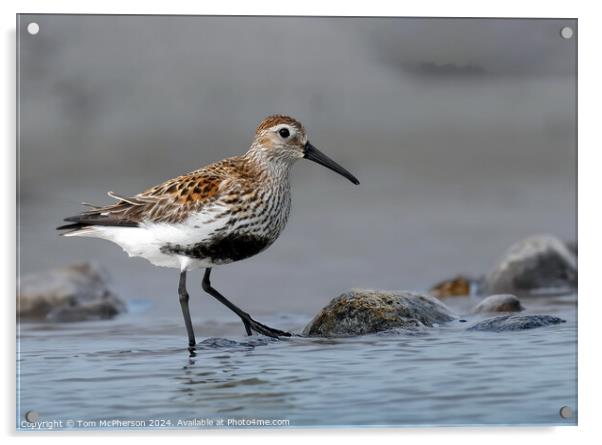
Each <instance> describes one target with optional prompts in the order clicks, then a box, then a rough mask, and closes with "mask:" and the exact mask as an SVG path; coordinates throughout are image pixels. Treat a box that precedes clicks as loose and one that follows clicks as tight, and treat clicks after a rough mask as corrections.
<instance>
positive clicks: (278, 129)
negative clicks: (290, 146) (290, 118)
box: [272, 124, 297, 136]
mask: <svg viewBox="0 0 602 445" xmlns="http://www.w3.org/2000/svg"><path fill="white" fill-rule="evenodd" d="M272 128H273V129H274V131H280V130H281V129H282V128H286V129H288V130H289V131H290V132H291V136H295V135H296V134H297V129H296V128H295V127H294V126H293V125H290V124H278V125H276V126H274V127H272Z"/></svg>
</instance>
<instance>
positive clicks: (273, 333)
mask: <svg viewBox="0 0 602 445" xmlns="http://www.w3.org/2000/svg"><path fill="white" fill-rule="evenodd" d="M210 275H211V268H210V267H208V268H207V269H205V275H204V276H203V290H204V291H205V292H207V293H208V294H209V295H211V296H212V297H214V298H215V299H216V300H218V301H219V302H220V303H222V304H224V305H226V306H227V307H228V308H229V309H230V310H231V311H232V312H234V313H235V314H236V315H238V316H239V317H240V319H241V320H242V322H243V323H244V325H245V330H246V331H247V335H252V333H253V332H252V331H255V332H257V333H258V334H263V335H267V336H269V337H274V338H278V337H290V336H291V334H290V333H289V332H284V331H281V330H279V329H274V328H271V327H269V326H266V325H264V324H262V323H259V322H258V321H255V320H253V319H252V318H251V316H250V315H249V314H247V313H246V312H245V311H243V310H242V309H240V308H239V307H238V306H236V305H234V304H232V303H231V302H230V301H229V300H228V299H227V298H226V297H224V296H223V295H222V294H220V293H219V292H218V291H217V290H216V289H215V288H213V287H211V281H210V280H209V276H210Z"/></svg>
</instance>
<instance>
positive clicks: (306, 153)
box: [303, 142, 360, 185]
mask: <svg viewBox="0 0 602 445" xmlns="http://www.w3.org/2000/svg"><path fill="white" fill-rule="evenodd" d="M303 157H304V158H305V159H309V160H310V161H314V162H317V163H318V164H321V165H323V166H324V167H326V168H329V169H330V170H332V171H333V172H337V173H338V174H339V175H341V176H344V177H346V178H347V179H349V180H350V181H351V182H353V183H354V184H355V185H358V184H359V183H360V182H359V181H358V180H357V178H356V177H355V176H353V175H352V174H351V173H349V172H348V171H347V170H346V169H344V168H343V167H341V166H340V165H339V164H337V163H336V162H334V161H333V160H332V159H330V158H329V157H328V156H326V155H325V154H324V153H322V152H321V151H320V150H318V149H317V148H316V147H314V146H313V145H311V144H310V143H309V142H308V143H307V144H305V148H304V149H303Z"/></svg>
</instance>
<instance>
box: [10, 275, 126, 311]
mask: <svg viewBox="0 0 602 445" xmlns="http://www.w3.org/2000/svg"><path fill="white" fill-rule="evenodd" d="M107 281H108V277H107V273H106V271H104V270H103V269H102V268H100V267H99V266H98V265H95V264H91V263H82V264H75V265H72V266H69V267H65V268H61V269H53V270H49V271H46V272H42V273H36V274H29V275H24V276H23V277H21V280H20V283H19V294H18V295H17V315H18V317H19V319H20V320H49V321H61V322H62V321H83V320H95V319H106V318H112V317H114V316H115V315H117V314H119V313H122V312H124V311H125V310H126V306H125V304H124V303H123V301H122V300H121V299H120V298H119V297H118V296H117V295H115V294H114V293H113V291H111V290H110V289H109V287H108V285H107Z"/></svg>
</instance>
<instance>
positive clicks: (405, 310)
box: [303, 289, 456, 337]
mask: <svg viewBox="0 0 602 445" xmlns="http://www.w3.org/2000/svg"><path fill="white" fill-rule="evenodd" d="M455 318H456V317H455V315H454V314H453V313H452V311H451V310H450V309H449V308H448V307H447V306H445V305H444V304H443V303H441V302H440V301H439V300H437V299H436V298H434V297H431V296H427V295H421V294H417V293H413V292H407V291H400V292H386V291H375V290H364V289H353V290H351V291H349V292H345V293H343V294H341V295H340V296H338V297H336V298H334V299H333V300H332V301H331V302H330V303H329V304H328V305H327V306H326V307H324V308H323V309H322V310H321V311H320V312H319V313H318V315H316V316H315V317H314V319H313V320H312V321H311V322H310V323H309V324H308V325H307V326H306V327H305V329H304V330H303V334H304V335H307V336H312V337H344V336H354V335H364V334H373V333H376V332H381V331H386V330H390V329H396V328H416V327H422V326H429V327H430V326H433V325H435V324H438V323H443V322H447V321H451V320H454V319H455Z"/></svg>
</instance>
